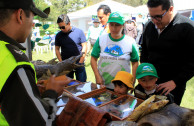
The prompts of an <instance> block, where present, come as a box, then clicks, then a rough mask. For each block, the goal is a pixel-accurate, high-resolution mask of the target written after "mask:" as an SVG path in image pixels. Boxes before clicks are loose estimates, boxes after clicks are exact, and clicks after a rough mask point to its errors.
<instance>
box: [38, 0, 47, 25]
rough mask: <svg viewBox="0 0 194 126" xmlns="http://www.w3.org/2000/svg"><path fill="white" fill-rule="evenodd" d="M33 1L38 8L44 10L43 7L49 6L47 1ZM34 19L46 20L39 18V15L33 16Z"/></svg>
mask: <svg viewBox="0 0 194 126" xmlns="http://www.w3.org/2000/svg"><path fill="white" fill-rule="evenodd" d="M34 3H35V5H36V7H37V8H38V9H40V10H44V9H45V8H47V7H49V5H48V3H46V2H45V0H34ZM35 19H38V20H39V21H41V22H43V23H44V22H45V21H46V20H45V19H44V18H41V17H39V16H35ZM47 20H48V19H47Z"/></svg>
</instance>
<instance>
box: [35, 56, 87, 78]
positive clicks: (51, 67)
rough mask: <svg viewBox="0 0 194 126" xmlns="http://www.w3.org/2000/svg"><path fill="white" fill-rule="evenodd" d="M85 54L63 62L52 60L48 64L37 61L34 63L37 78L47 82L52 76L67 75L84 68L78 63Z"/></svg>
mask: <svg viewBox="0 0 194 126" xmlns="http://www.w3.org/2000/svg"><path fill="white" fill-rule="evenodd" d="M82 55H83V53H82V54H80V55H78V56H72V57H70V58H68V59H66V60H63V61H62V62H58V63H57V62H56V61H55V60H56V58H55V59H52V60H50V61H49V62H48V63H45V62H44V61H41V60H37V61H32V63H33V64H34V66H35V71H36V76H37V79H38V80H47V79H48V78H49V77H50V76H51V75H52V74H55V76H59V75H65V74H68V73H69V72H71V71H72V70H73V69H75V68H78V67H83V66H84V65H79V64H77V63H76V62H77V61H78V60H79V59H80V57H82Z"/></svg>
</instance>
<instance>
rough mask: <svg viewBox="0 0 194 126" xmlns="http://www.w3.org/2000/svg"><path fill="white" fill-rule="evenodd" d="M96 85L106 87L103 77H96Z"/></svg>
mask: <svg viewBox="0 0 194 126" xmlns="http://www.w3.org/2000/svg"><path fill="white" fill-rule="evenodd" d="M96 84H99V85H104V82H103V79H102V77H101V76H97V77H96Z"/></svg>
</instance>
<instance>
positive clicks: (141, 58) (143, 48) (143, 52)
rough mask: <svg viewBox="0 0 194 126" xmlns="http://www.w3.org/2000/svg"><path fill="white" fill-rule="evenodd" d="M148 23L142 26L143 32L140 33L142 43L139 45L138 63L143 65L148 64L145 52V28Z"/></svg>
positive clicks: (146, 52)
mask: <svg viewBox="0 0 194 126" xmlns="http://www.w3.org/2000/svg"><path fill="white" fill-rule="evenodd" d="M149 24H150V23H149V22H147V23H146V24H145V26H144V30H143V33H142V37H143V38H142V43H141V52H140V62H141V63H145V62H148V51H147V45H146V44H147V42H146V27H148V25H149ZM149 37H150V36H149Z"/></svg>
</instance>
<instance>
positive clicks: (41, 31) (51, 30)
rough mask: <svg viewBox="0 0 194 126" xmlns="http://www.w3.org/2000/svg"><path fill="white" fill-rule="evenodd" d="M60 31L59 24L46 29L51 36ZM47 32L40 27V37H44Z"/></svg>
mask: <svg viewBox="0 0 194 126" xmlns="http://www.w3.org/2000/svg"><path fill="white" fill-rule="evenodd" d="M58 30H59V29H58V25H57V24H50V25H49V28H48V29H46V31H48V32H49V33H50V35H51V34H55V32H57V31H58ZM46 31H45V30H44V29H43V27H40V36H44V35H45V32H46Z"/></svg>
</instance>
